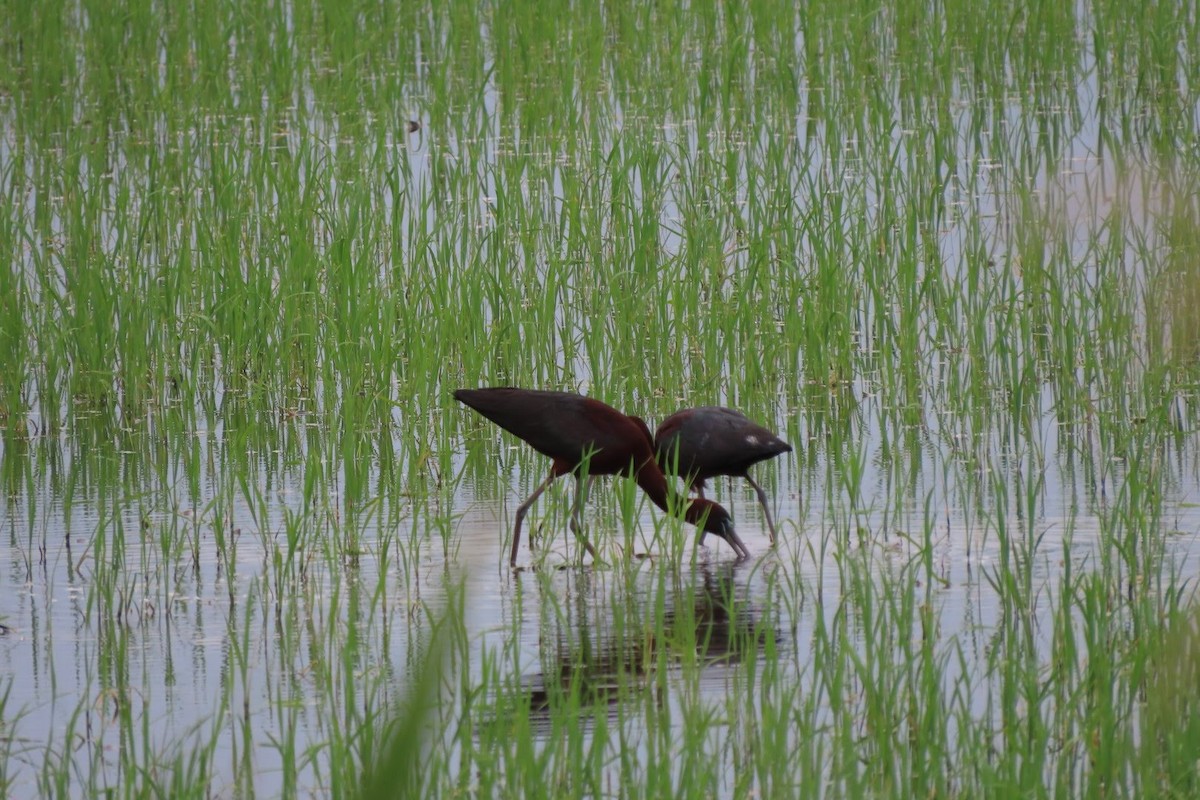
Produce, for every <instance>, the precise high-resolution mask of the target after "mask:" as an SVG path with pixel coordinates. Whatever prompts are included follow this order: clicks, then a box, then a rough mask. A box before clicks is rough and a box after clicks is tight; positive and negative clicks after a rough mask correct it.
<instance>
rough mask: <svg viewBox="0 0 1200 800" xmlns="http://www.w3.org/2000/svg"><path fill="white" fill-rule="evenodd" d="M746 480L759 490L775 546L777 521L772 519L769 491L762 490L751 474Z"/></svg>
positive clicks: (759, 499) (772, 543)
mask: <svg viewBox="0 0 1200 800" xmlns="http://www.w3.org/2000/svg"><path fill="white" fill-rule="evenodd" d="M746 480H748V481H750V485H751V486H753V487H754V491H756V492H758V502H760V503H762V507H763V516H765V517H766V518H767V532H768V533H770V534H771V546H772V547H774V546H775V521H774V520H773V519H771V507H770V504H769V503H768V502H767V493H766V492H764V491H763V490H762V487H761V486H759V485H758V484H757V483H755V482H754V478H751V477H750V476H749V475H747V476H746Z"/></svg>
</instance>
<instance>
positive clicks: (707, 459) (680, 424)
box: [654, 406, 792, 544]
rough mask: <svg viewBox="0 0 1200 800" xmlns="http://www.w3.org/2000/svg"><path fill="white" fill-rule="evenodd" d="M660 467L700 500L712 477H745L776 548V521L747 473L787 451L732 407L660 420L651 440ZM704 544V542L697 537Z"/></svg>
mask: <svg viewBox="0 0 1200 800" xmlns="http://www.w3.org/2000/svg"><path fill="white" fill-rule="evenodd" d="M654 450H655V453H656V454H657V456H658V463H659V466H661V467H662V469H663V471H664V472H666V473H667V474H670V475H679V476H681V477H682V478H683V479H684V480H685V481H687V483H688V485H689V486H690V487H691V488H692V489H694V490H695V491H696V492H698V493H699V495H700V497H701V498H703V497H704V482H705V481H706V480H708V479H709V478H712V477H715V476H717V475H731V476H733V477H737V478H745V479H746V480H747V481H749V482H750V485H751V486H753V487H754V491H755V492H757V493H758V501H759V502H760V503H762V507H763V514H765V515H766V518H767V530H768V531H769V532H770V535H771V544H775V522H774V520H772V519H771V509H770V507H769V504H768V502H767V493H766V492H764V491H763V489H762V487H761V486H759V485H758V484H757V483H755V482H754V479H753V478H751V477H750V475H749V473H748V472H747V470H749V469H750V467H752V466H753V465H755V464H757V463H758V462H760V461H766V460H767V459H768V458H774V457H775V456H777V455H780V454H782V453H790V452H791V451H792V446H791V445H790V444H788V443H787V442H785V441H783V440H782V439H780V438H779V437H778V436H776V435H775V434H774V433H772V432H771V431H769V430H768V429H766V428H764V427H763V426H762V425H759V424H757V423H755V422H751V421H750V420H749V419H748V418H747V417H746V415H745V414H743V413H741V412H740V411H734V410H733V409H732V408H720V407H718V406H704V407H701V408H688V409H684V410H683V411H678V412H676V413H674V414H672V415H671V416H669V417H667V418H666V419H664V420H663V421H662V424H661V425H659V426H658V432H657V433H656V434H655V436H654ZM700 542H701V543H702V544H703V542H704V537H703V536H701V537H700Z"/></svg>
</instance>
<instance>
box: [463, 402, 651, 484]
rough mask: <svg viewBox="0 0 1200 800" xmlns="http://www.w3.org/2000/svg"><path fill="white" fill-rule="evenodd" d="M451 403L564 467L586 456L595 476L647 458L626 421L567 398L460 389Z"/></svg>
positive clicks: (642, 437)
mask: <svg viewBox="0 0 1200 800" xmlns="http://www.w3.org/2000/svg"><path fill="white" fill-rule="evenodd" d="M454 397H455V398H456V399H457V400H459V401H460V402H462V403H464V404H466V405H468V406H470V407H471V408H473V409H475V410H476V411H478V412H479V413H480V414H482V415H483V416H485V417H487V418H488V419H490V420H491V421H492V422H494V423H496V424H497V425H499V426H500V427H501V428H504V429H505V430H506V431H508V432H509V433H511V434H513V435H514V436H516V437H518V438H519V439H521V440H523V441H524V442H526V443H527V444H529V445H530V446H531V447H532V448H533V449H534V450H537V451H538V452H539V453H541V454H543V455H546V456H549V457H550V458H552V459H554V460H555V461H558V462H562V463H563V464H564V465H566V466H569V467H574V466H575V465H577V464H578V463H579V462H580V461H582V460H583V459H584V458H585V456H587V455H588V454H591V469H592V471H593V472H594V473H596V474H602V473H605V472H615V471H619V470H623V469H625V468H626V467H628V466H629V464H630V460H631V458H637V457H643V458H644V457H645V456H647V455H648V454H649V453H650V448H649V446H648V443H647V442H646V440H645V434H643V432H642V431H641V429H639V428H638V426H637V423H635V422H634V421H633V419H632V418H631V417H628V416H626V415H625V414H623V413H621V412H620V411H618V410H617V409H615V408H613V407H612V406H609V405H606V404H604V403H601V402H600V401H599V400H593V399H591V398H588V397H583V396H582V395H578V394H574V393H572V392H552V391H543V390H539V389H517V388H509V387H497V388H487V389H459V390H458V391H456V392H455V393H454Z"/></svg>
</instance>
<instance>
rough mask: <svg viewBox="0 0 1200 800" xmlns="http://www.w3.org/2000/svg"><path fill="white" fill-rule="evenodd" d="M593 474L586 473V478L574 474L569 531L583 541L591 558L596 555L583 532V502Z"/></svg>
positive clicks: (590, 486) (590, 485) (589, 488)
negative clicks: (573, 502)
mask: <svg viewBox="0 0 1200 800" xmlns="http://www.w3.org/2000/svg"><path fill="white" fill-rule="evenodd" d="M594 478H595V476H594V475H588V476H587V477H586V478H584V477H581V476H579V475H576V476H575V505H574V507H573V508H572V509H571V532H572V533H574V534H575V536H576V537H577V538H578V539H579V541H581V542H583V546H584V548H586V549H587V551H588V553H590V554H591V556H592V558H593V559H594V558H595V557H596V549H595V548H594V547H592V543H591V542H589V541H588V539H587V535H586V534H585V533H584V532H583V503H584V500H586V499H587V495H588V492H589V491H590V490H591V488H592V480H593V479H594Z"/></svg>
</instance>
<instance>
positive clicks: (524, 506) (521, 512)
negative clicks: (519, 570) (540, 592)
mask: <svg viewBox="0 0 1200 800" xmlns="http://www.w3.org/2000/svg"><path fill="white" fill-rule="evenodd" d="M557 478H558V475H557V474H556V473H555V472H554V470H551V471H550V475H549V477H547V478H546V480H544V481H542V482H541V483H540V484H538V487H537V488H536V489H534V490H533V494H531V495H529V497H527V498H525V502H523V503H521V505H519V506H517V521H516V524H515V525H513V543H512V555H511V556H510V557H509V560H508V565H509V566H510V567H515V566H516V565H517V547H518V546H519V545H520V544H521V523H522V522H524V520H525V514H526V513H528V511H529V507H530V506H532V505H533V501H534V500H537V499H538V498H539V497H541V495H542V492H544V491H546V487H547V486H549V485H550V484H552V483H554V481H555V480H556V479H557ZM529 552H531V553H532V552H533V539H530V540H529Z"/></svg>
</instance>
